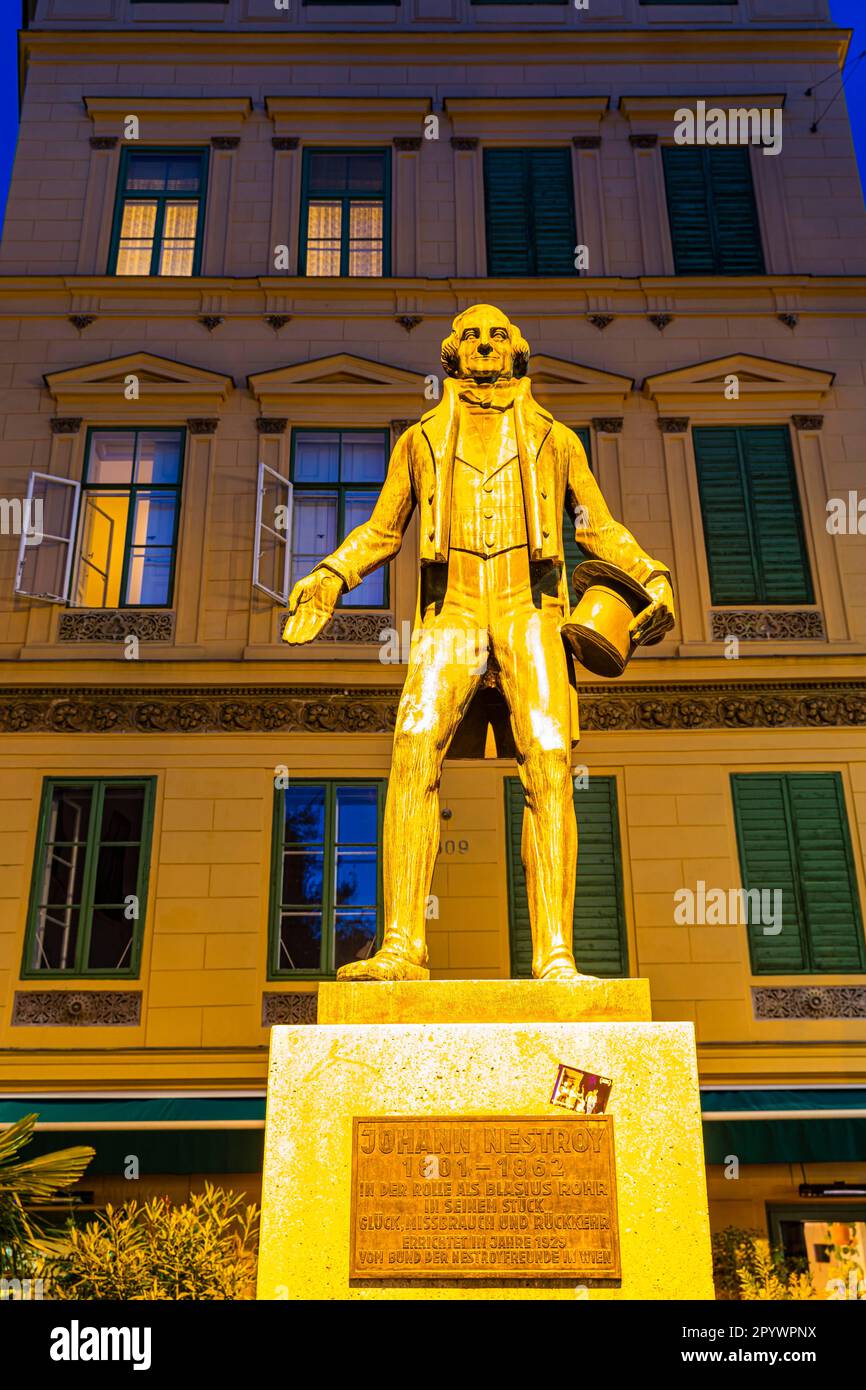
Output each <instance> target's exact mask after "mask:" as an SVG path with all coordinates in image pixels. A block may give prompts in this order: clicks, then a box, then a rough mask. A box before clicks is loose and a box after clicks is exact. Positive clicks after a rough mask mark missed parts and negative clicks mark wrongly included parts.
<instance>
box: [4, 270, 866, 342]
mask: <svg viewBox="0 0 866 1390" xmlns="http://www.w3.org/2000/svg"><path fill="white" fill-rule="evenodd" d="M601 299H603V301H604V304H605V306H606V308H607V310H608V312H610V313H615V314H616V315H617V316H620V317H623V318H627V317H634V318H636V319H637V318H639V319H641V320H643V321H644V322H645V321H646V316H647V315H649V314H660V313H671V312H675V313H676V316H677V318H684V317H689V316H691V317H718V318H723V319H726V320H729V319H732V318H737V317H744V318H752V319H754V318H766V317H768V316H772V317H773V318H774V319H775V317H776V316H777V315H778V313H779V306H780V304H782V303H783V302H784V304H785V305H786V306H788V307H790V306H792V305H793V306H794V308H795V309H796V312H797V313H798V314H800V315H801V316H807V315H821V316H840V317H845V318H850V317H861V316H863V315H864V314H866V275H849V276H845V275H821V276H817V275H816V276H812V275H778V276H774V275H749V276H747V275H744V276H723V275H704V276H686V275H671V276H636V277H634V278H626V277H623V276H610V277H601V276H593V277H590V276H584V275H581V276H577V275H575V276H569V277H562V278H559V277H557V278H553V277H551V278H549V279H547V278H545V279H542V280H539V279H533V278H532V277H527V278H525V279H496V278H493V279H489V280H488V279H475V278H473V279H458V278H457V277H454V278H450V279H444V280H428V279H421V278H412V279H409V278H407V279H398V278H397V277H394V276H390V277H383V278H382V279H376V280H372V279H369V278H367V277H361V276H359V277H356V278H355V279H351V278H347V279H344V280H341V281H340V282H339V295H338V296H335V293H334V282H333V281H331V280H330V279H326V278H322V279H317V278H316V277H311V278H307V277H303V276H265V275H260V276H249V277H247V278H240V277H230V276H207V277H205V276H195V277H190V278H188V279H169V278H167V277H166V278H161V277H159V276H141V277H140V278H138V277H134V278H133V277H125V276H124V277H120V278H118V277H117V276H113V275H80V276H76V275H5V276H0V316H5V317H13V318H34V317H37V318H45V319H50V320H55V321H56V320H58V319H66V318H68V316H69V315H70V314H75V313H80V312H85V311H86V312H87V313H88V314H91V315H98V316H99V318H100V320H103V319H105V318H116V319H124V320H129V319H134V318H141V319H153V318H158V317H160V316H166V317H175V318H184V319H185V318H197V317H199V316H200V315H202V314H216V315H222V316H223V317H224V319H225V324H224V329H225V328H226V327H229V326H230V324H231V319H232V318H233V317H239V318H245V319H250V318H257V319H261V318H262V317H263V316H264V315H267V314H280V315H283V316H285V315H290V316H291V315H294V314H299V315H303V314H306V315H310V314H312V315H316V316H318V317H321V318H323V319H327V318H333V319H340V320H344V319H345V316H346V313H347V312H353V313H356V314H360V315H363V316H364V317H378V316H381V317H383V318H385V317H387V318H391V319H394V318H396V317H397V316H398V315H402V314H406V313H408V312H410V311H411V312H412V313H413V314H420V315H423V317H424V318H425V319H427V318H438V319H441V320H447V321H450V320H451V319H452V318H453V316H454V314H455V313H457V312H458V311H459V309H460V308H461V307H463V306H464V305H465V304H466V303H474V302H482V303H486V302H488V301H490V302H492V303H502V304H506V305H507V306H508V309H509V311H510V312H511V313H512V314H513V315H514V316H515V317H516V316H517V315H519V314H523V315H524V317H528V318H535V317H537V316H538V315H539V314H543V315H544V317H545V318H561V319H568V320H572V321H575V322H576V321H577V320H584V319H585V318H586V315H587V314H591V313H594V312H595V311H596V310H597V309H598V305H599V302H600V300H601Z"/></svg>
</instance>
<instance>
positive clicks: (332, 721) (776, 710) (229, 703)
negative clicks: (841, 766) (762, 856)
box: [0, 680, 866, 735]
mask: <svg viewBox="0 0 866 1390" xmlns="http://www.w3.org/2000/svg"><path fill="white" fill-rule="evenodd" d="M399 695H400V687H399V686H388V687H379V688H373V687H369V686H356V687H346V686H341V687H333V686H312V685H307V686H292V685H276V686H250V685H225V686H115V687H111V686H108V685H105V684H102V685H94V686H81V685H79V686H51V687H44V686H43V687H39V686H15V687H7V688H5V689H3V690H0V733H7V734H24V733H33V734H42V735H44V734H48V733H58V734H77V733H82V734H95V733H105V734H109V733H144V734H146V733H154V734H191V733H202V734H209V733H240V732H250V733H310V734H315V733H321V734H334V733H351V734H358V733H368V734H382V733H391V732H392V731H393V728H394V719H395V715H396V710H397V701H398V699H399ZM579 696H580V722H581V727H582V729H583V730H584V732H589V731H592V732H598V733H623V732H629V731H646V730H665V729H668V730H676V731H683V730H706V729H728V730H739V731H742V730H748V729H820V728H825V729H832V728H856V727H863V726H864V725H866V680H849V681H845V680H838V681H700V682H698V681H690V682H676V683H675V682H664V683H662V682H659V683H655V682H646V683H644V682H642V683H640V684H638V683H636V682H635V683H631V682H629V683H623V684H621V685H617V686H613V685H611V686H608V685H606V686H604V687H602V686H598V685H591V686H581V687H579Z"/></svg>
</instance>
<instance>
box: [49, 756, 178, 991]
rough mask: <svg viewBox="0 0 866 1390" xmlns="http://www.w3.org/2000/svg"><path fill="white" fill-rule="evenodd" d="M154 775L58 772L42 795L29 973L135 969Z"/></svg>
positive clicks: (102, 972) (122, 972)
mask: <svg viewBox="0 0 866 1390" xmlns="http://www.w3.org/2000/svg"><path fill="white" fill-rule="evenodd" d="M153 800H154V781H153V779H152V778H144V779H136V780H131V779H130V780H127V779H125V778H86V779H80V780H78V779H72V778H69V779H67V778H52V779H49V780H48V781H46V783H45V785H44V789H43V795H42V808H41V813H40V818H39V831H38V836H37V844H36V858H35V862H34V869H33V882H32V888H31V894H30V910H29V915H28V929H27V943H26V947H25V958H24V965H23V971H22V973H23V974H24V975H33V974H40V975H42V974H52V975H64V976H70V975H72V976H81V975H135V974H136V973H137V971H138V963H139V954H140V948H141V930H142V927H143V924H144V916H145V896H146V892H147V871H148V857H149V854H150V840H151V832H152V826H153Z"/></svg>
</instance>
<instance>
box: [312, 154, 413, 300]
mask: <svg viewBox="0 0 866 1390" xmlns="http://www.w3.org/2000/svg"><path fill="white" fill-rule="evenodd" d="M389 175H390V161H389V157H388V151H387V150H315V149H311V150H305V151H304V175H303V193H302V208H301V258H300V274H301V275H343V276H346V275H389V274H390V273H391V266H390V243H389V238H388V237H387V236H386V235H385V228H386V227H387V225H388V191H389Z"/></svg>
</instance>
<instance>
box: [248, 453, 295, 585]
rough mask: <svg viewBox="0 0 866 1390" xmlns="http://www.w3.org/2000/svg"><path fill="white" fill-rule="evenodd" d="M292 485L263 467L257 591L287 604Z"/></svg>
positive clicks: (258, 503)
mask: <svg viewBox="0 0 866 1390" xmlns="http://www.w3.org/2000/svg"><path fill="white" fill-rule="evenodd" d="M292 493H293V489H292V484H291V483H290V482H289V480H288V478H284V477H283V475H282V473H278V472H277V471H276V469H274V468H269V467H268V465H267V464H266V463H261V462H260V463H259V471H258V481H257V486H256V529H255V542H254V546H253V588H254V589H261V591H262V593H263V594H267V595H268V597H269V598H273V599H276V600H277V602H278V603H286V602H287V600H288V597H289V592H290V590H291V585H292V580H291V569H292V547H291V537H292Z"/></svg>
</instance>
